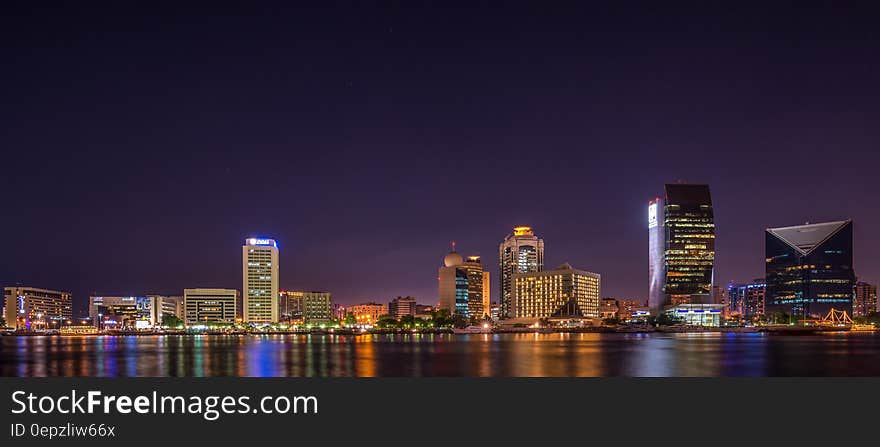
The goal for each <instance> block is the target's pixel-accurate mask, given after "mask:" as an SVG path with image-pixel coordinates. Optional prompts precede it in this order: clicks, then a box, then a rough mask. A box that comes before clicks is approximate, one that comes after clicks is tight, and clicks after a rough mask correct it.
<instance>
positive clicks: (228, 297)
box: [183, 288, 239, 326]
mask: <svg viewBox="0 0 880 447" xmlns="http://www.w3.org/2000/svg"><path fill="white" fill-rule="evenodd" d="M238 300H239V295H238V290H235V289H209V288H197V289H184V290H183V302H184V308H185V319H184V321H185V323H186V325H187V326H197V325H212V324H220V325H232V324H235V318H236V314H235V312H236V308H237V304H236V303H237V301H238Z"/></svg>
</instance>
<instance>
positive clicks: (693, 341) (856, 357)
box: [0, 333, 880, 377]
mask: <svg viewBox="0 0 880 447" xmlns="http://www.w3.org/2000/svg"><path fill="white" fill-rule="evenodd" d="M0 375H2V376H23V377H25V376H30V377H43V376H98V377H119V376H195V377H201V376H251V377H285V376H290V377H340V376H341V377H348V376H360V377H376V376H391V377H400V376H405V377H411V376H415V377H420V376H480V377H491V376H518V377H569V376H880V334H872V333H861V334H845V333H841V334H832V335H822V336H818V335H812V336H780V335H765V334H760V333H753V334H473V335H452V334H442V335H431V334H424V335H422V334H413V335H357V336H346V335H230V336H216V335H215V336H180V335H166V336H139V337H125V336H120V337H58V336H55V337H0Z"/></svg>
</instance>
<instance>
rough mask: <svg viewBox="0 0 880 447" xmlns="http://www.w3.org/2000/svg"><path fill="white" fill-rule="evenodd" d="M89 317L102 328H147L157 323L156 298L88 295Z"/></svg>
mask: <svg viewBox="0 0 880 447" xmlns="http://www.w3.org/2000/svg"><path fill="white" fill-rule="evenodd" d="M89 318H91V319H92V321H94V322H95V324H98V325H99V326H100V327H102V328H117V329H132V328H139V329H143V328H147V327H152V326H155V325H156V324H158V322H159V309H157V308H156V299H155V298H154V297H149V296H90V297H89Z"/></svg>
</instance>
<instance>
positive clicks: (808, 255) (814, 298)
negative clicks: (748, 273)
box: [765, 220, 855, 319]
mask: <svg viewBox="0 0 880 447" xmlns="http://www.w3.org/2000/svg"><path fill="white" fill-rule="evenodd" d="M852 235H853V233H852V221H851V220H845V221H838V222H826V223H818V224H806V225H797V226H792V227H781V228H768V229H767V232H766V237H765V252H766V256H765V258H766V259H765V260H766V264H765V265H766V268H765V273H766V280H767V297H766V303H765V308H766V312H767V314H768V315H772V314H774V313H779V312H784V313H786V314H789V315H791V316H793V317H795V319H800V318H822V317H824V316H825V315H826V314H827V313H828V311H830V310H831V309H832V308H834V309H836V310H845V311H846V312H847V313H848V314H850V315H852V310H853V308H852V300H853V287H854V286H855V272H854V270H853V265H852V264H853V257H852V247H853V243H852Z"/></svg>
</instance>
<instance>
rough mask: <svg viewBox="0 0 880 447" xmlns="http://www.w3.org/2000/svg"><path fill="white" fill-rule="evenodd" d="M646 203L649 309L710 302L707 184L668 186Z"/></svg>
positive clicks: (711, 230)
mask: <svg viewBox="0 0 880 447" xmlns="http://www.w3.org/2000/svg"><path fill="white" fill-rule="evenodd" d="M665 193H666V195H665V197H664V198H662V199H661V198H659V197H658V198H655V199H654V200H651V201H649V202H648V277H649V293H648V306H649V307H650V308H651V311H652V312H654V313H655V314H658V313H659V312H660V311H661V310H662V309H663V308H664V307H665V306H669V305H677V304H708V303H711V302H712V299H713V297H712V282H713V273H714V267H715V218H714V212H713V209H712V197H711V195H710V194H709V186H708V185H690V184H667V185H666V186H665Z"/></svg>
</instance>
